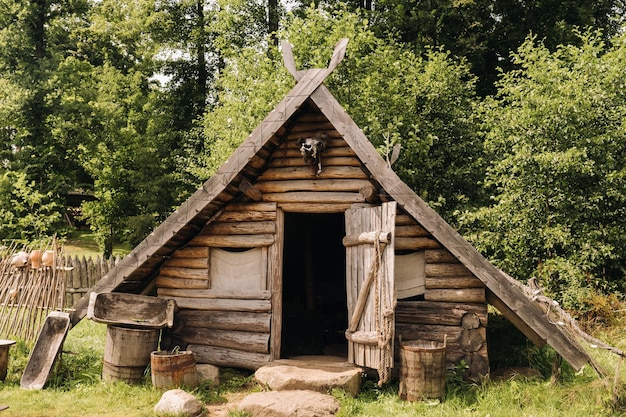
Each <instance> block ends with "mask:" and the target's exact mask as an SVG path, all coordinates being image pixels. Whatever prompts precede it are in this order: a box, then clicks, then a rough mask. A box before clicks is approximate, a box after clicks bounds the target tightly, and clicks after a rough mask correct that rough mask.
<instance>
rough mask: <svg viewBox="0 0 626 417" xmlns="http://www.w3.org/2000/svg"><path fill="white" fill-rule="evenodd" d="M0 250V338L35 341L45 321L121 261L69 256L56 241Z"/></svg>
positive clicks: (12, 244) (67, 305)
mask: <svg viewBox="0 0 626 417" xmlns="http://www.w3.org/2000/svg"><path fill="white" fill-rule="evenodd" d="M40 246H41V249H36V250H33V249H31V248H28V247H27V246H25V245H22V244H20V243H17V242H10V243H9V245H8V246H7V245H2V246H0V338H19V339H23V340H26V341H34V340H35V337H36V336H37V334H38V333H39V330H40V329H41V326H42V325H43V321H44V319H45V317H46V316H47V315H48V314H49V313H50V312H52V311H63V310H68V309H70V308H71V307H72V306H73V305H74V303H75V302H76V301H78V300H79V299H80V298H81V297H82V296H83V295H85V294H86V293H87V291H88V290H89V289H90V288H91V287H92V286H93V285H94V284H95V283H96V282H97V281H98V280H99V279H100V278H102V277H103V276H104V275H105V274H106V273H107V272H108V271H109V270H111V269H112V268H113V267H114V266H115V265H116V264H118V263H119V262H120V258H119V257H116V258H110V259H103V258H102V257H96V258H85V257H82V258H79V257H78V256H74V257H69V256H65V255H63V254H62V253H59V252H58V251H57V245H56V241H55V240H51V241H50V242H47V243H46V242H44V243H42V244H41V245H40Z"/></svg>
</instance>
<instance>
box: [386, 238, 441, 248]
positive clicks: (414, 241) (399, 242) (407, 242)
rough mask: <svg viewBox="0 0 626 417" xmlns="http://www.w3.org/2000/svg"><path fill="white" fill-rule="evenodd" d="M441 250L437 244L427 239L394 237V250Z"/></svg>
mask: <svg viewBox="0 0 626 417" xmlns="http://www.w3.org/2000/svg"><path fill="white" fill-rule="evenodd" d="M438 248H441V245H440V244H439V242H437V241H436V240H434V239H430V238H427V237H402V236H401V237H396V238H395V249H396V250H424V249H438Z"/></svg>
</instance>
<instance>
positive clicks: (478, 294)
mask: <svg viewBox="0 0 626 417" xmlns="http://www.w3.org/2000/svg"><path fill="white" fill-rule="evenodd" d="M424 299H425V300H426V301H444V302H449V303H454V302H459V303H484V302H486V301H487V300H486V297H485V289H484V288H464V289H426V292H425V293H424Z"/></svg>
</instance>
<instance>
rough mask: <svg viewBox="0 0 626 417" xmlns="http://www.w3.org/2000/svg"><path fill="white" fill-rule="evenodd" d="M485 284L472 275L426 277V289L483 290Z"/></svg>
mask: <svg viewBox="0 0 626 417" xmlns="http://www.w3.org/2000/svg"><path fill="white" fill-rule="evenodd" d="M484 286H485V284H483V282H482V281H481V280H479V279H478V278H476V277H475V276H473V275H467V276H457V277H437V278H433V277H428V276H427V277H426V288H427V289H435V288H450V289H452V288H483V287H484Z"/></svg>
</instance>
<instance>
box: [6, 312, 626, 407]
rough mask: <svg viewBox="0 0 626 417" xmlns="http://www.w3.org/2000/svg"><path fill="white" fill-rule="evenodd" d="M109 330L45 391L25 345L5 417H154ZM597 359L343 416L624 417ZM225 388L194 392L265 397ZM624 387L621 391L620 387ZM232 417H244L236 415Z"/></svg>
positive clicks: (370, 392) (94, 331) (238, 386)
mask: <svg viewBox="0 0 626 417" xmlns="http://www.w3.org/2000/svg"><path fill="white" fill-rule="evenodd" d="M105 334H106V326H105V325H103V324H98V323H95V322H93V321H90V320H86V319H85V320H83V321H81V322H80V323H79V324H78V325H77V326H76V327H75V328H74V329H72V330H71V331H70V332H69V334H68V337H67V339H66V342H65V345H64V352H65V353H64V354H63V355H62V361H61V363H60V364H59V366H58V367H57V369H56V370H55V372H54V373H53V375H52V376H51V378H50V380H49V382H48V385H47V386H46V387H45V388H44V389H43V390H36V391H28V390H23V389H21V388H20V386H19V380H20V378H21V374H22V372H23V370H24V368H25V366H26V363H27V360H28V353H29V347H28V346H26V345H25V344H24V343H22V342H19V343H18V344H17V345H16V346H14V347H12V348H11V358H10V364H9V373H8V376H7V379H6V381H5V382H4V383H2V384H1V385H0V404H4V405H8V406H9V409H7V410H5V411H2V412H1V413H2V414H0V415H1V416H2V417H8V416H15V417H44V416H46V417H53V416H59V417H61V416H63V417H74V416H76V417H87V416H109V417H118V416H119V417H140V416H153V415H154V414H153V408H154V405H155V404H156V403H157V402H158V400H159V398H160V396H161V394H162V392H161V391H159V390H156V389H154V388H153V387H152V385H151V384H150V382H149V375H146V378H145V381H144V383H142V384H139V385H132V386H131V385H127V384H125V383H119V382H117V383H111V382H104V381H102V380H101V377H100V375H101V371H102V358H103V352H104V340H105ZM601 336H605V337H606V340H613V342H614V343H615V340H616V338H617V339H619V342H620V343H616V344H617V345H618V346H620V347H622V348H623V346H624V342H626V331H625V330H623V329H622V328H621V327H616V328H614V329H610V332H609V333H606V334H604V335H601ZM596 352H597V353H596V354H595V355H594V356H595V357H596V358H597V359H598V360H599V361H600V362H601V363H602V365H603V366H604V367H605V368H606V370H607V371H608V372H609V376H607V377H605V378H598V377H597V376H596V375H595V373H594V372H593V371H592V370H590V369H589V368H588V367H586V368H584V369H583V371H582V372H581V373H579V374H578V375H576V374H574V373H573V372H565V377H564V380H563V381H561V382H559V383H555V384H551V383H550V382H548V381H547V380H544V379H541V378H536V379H526V378H523V377H516V378H513V379H509V380H505V381H500V382H488V381H486V382H484V383H483V384H468V383H464V382H461V381H459V379H458V378H455V377H454V375H451V377H450V378H449V380H448V383H447V393H446V397H445V399H444V400H443V401H441V402H439V401H429V402H414V403H412V402H407V401H402V400H400V399H399V398H398V394H397V388H398V382H397V381H392V382H391V383H390V384H388V385H387V386H384V387H382V388H378V387H377V386H376V384H375V383H374V381H370V380H366V381H364V383H363V389H362V392H361V394H360V395H359V396H358V397H357V398H351V397H349V396H347V395H344V394H343V393H342V392H339V391H335V392H333V395H335V397H336V398H338V400H339V402H340V404H341V409H340V411H339V414H338V415H339V416H340V417H342V416H362V417H366V416H370V417H376V416H380V417H383V416H398V417H403V416H406V417H408V416H427V417H429V416H433V417H434V416H451V417H452V416H455V417H456V416H468V417H479V416H480V417H485V416H489V417H500V416H501V417H511V416H515V417H523V416H526V417H531V416H532V417H542V416H545V417H548V416H568V417H577V416H580V417H583V416H584V417H590V416H594V417H595V416H623V415H624V413H625V412H626V407H625V406H626V397H624V394H625V390H624V389H623V388H622V381H625V379H624V378H626V371H625V370H624V369H621V370H619V378H618V379H615V378H614V372H615V371H616V368H617V365H618V362H619V361H618V359H617V357H616V356H615V355H612V354H609V353H607V352H601V351H596ZM221 380H222V384H221V385H220V386H219V387H217V388H210V387H208V386H205V387H200V388H198V389H196V390H194V391H193V392H192V393H193V394H194V395H196V397H198V398H199V399H200V400H201V401H202V402H203V403H204V404H217V403H223V402H226V401H227V400H226V399H227V398H228V397H229V396H231V394H233V393H241V392H242V391H245V392H248V391H250V392H252V391H258V390H259V389H260V387H259V386H257V385H256V384H255V383H254V382H253V381H252V380H251V373H250V372H249V371H237V370H230V369H226V370H223V372H222V376H221ZM616 381H617V385H615V382H616ZM229 415H230V416H232V417H235V416H239V417H241V416H244V414H242V413H240V412H233V411H231V412H230V414H229Z"/></svg>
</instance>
